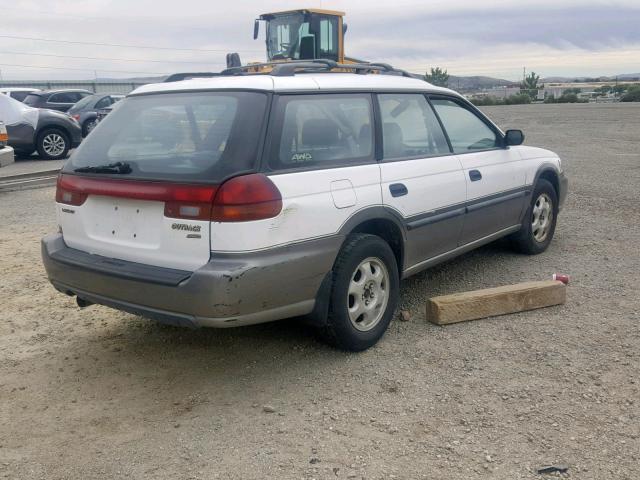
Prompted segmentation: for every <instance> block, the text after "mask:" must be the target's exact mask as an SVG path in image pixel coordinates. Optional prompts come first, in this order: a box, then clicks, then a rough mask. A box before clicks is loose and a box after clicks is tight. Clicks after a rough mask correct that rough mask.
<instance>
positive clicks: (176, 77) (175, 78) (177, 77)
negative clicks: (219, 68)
mask: <svg viewBox="0 0 640 480" xmlns="http://www.w3.org/2000/svg"><path fill="white" fill-rule="evenodd" d="M219 76H220V74H219V73H214V72H186V73H173V74H171V75H169V76H168V77H167V78H165V79H164V80H163V82H164V83H167V82H179V81H181V80H187V79H189V78H209V77H219Z"/></svg>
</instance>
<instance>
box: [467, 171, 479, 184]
mask: <svg viewBox="0 0 640 480" xmlns="http://www.w3.org/2000/svg"><path fill="white" fill-rule="evenodd" d="M469 178H470V179H471V181H472V182H477V181H478V180H482V174H481V173H480V170H469Z"/></svg>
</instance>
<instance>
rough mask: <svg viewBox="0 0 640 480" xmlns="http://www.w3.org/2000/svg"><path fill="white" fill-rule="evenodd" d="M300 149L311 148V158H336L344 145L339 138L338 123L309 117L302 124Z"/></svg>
mask: <svg viewBox="0 0 640 480" xmlns="http://www.w3.org/2000/svg"><path fill="white" fill-rule="evenodd" d="M301 141H302V149H303V150H311V151H312V152H310V153H312V155H313V157H314V158H313V160H326V159H327V158H336V156H340V152H341V151H342V150H344V152H343V153H346V150H347V148H346V146H345V145H344V142H343V141H342V140H341V139H340V131H339V129H338V125H336V124H335V122H333V121H332V120H329V119H327V118H310V119H309V120H306V121H305V122H304V123H303V125H302V136H301Z"/></svg>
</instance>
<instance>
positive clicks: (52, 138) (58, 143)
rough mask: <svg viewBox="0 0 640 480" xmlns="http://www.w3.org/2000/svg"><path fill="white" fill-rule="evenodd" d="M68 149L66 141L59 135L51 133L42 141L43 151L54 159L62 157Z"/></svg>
mask: <svg viewBox="0 0 640 480" xmlns="http://www.w3.org/2000/svg"><path fill="white" fill-rule="evenodd" d="M66 147H67V142H66V140H65V139H64V137H63V136H62V135H60V134H58V133H49V134H47V135H46V136H45V137H44V138H43V139H42V149H43V150H44V151H45V152H46V154H47V155H50V156H52V157H58V156H60V155H62V154H63V153H64V150H65V148H66Z"/></svg>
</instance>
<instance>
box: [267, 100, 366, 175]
mask: <svg viewBox="0 0 640 480" xmlns="http://www.w3.org/2000/svg"><path fill="white" fill-rule="evenodd" d="M371 110H372V109H371V97H370V96H369V95H365V94H362V95H328V94H327V95H292V96H282V97H280V99H279V101H278V105H277V116H276V122H275V128H274V129H273V131H274V132H277V133H276V135H275V136H276V138H277V140H276V141H275V143H276V145H275V146H274V151H272V155H271V157H270V162H269V163H270V166H271V168H273V169H290V168H313V167H317V168H323V167H325V166H335V165H349V164H357V163H362V162H365V161H367V160H371V159H372V158H373V132H372V128H371V125H372V120H371V119H372V115H371Z"/></svg>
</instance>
